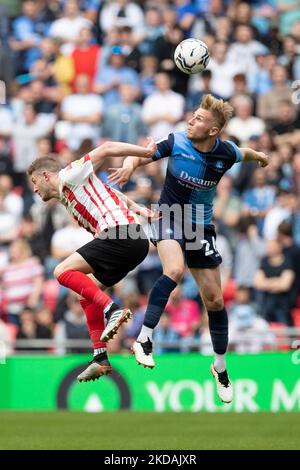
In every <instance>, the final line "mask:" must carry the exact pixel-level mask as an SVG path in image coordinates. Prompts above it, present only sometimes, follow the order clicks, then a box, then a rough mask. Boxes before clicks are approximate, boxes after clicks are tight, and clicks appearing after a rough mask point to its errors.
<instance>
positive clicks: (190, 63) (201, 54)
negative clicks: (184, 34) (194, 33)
mask: <svg viewBox="0 0 300 470" xmlns="http://www.w3.org/2000/svg"><path fill="white" fill-rule="evenodd" d="M209 58H210V57H209V52H208V48H207V45H206V44H205V42H203V41H200V39H194V38H190V39H185V40H184V41H181V42H180V43H179V44H178V46H177V47H176V49H175V53H174V61H175V64H176V65H177V67H178V68H179V70H181V71H182V72H184V73H187V74H190V73H200V72H203V70H204V69H205V68H206V67H207V64H208V62H209Z"/></svg>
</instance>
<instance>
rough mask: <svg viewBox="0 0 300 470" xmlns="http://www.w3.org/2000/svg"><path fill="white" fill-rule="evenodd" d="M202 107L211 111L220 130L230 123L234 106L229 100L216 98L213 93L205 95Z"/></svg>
mask: <svg viewBox="0 0 300 470" xmlns="http://www.w3.org/2000/svg"><path fill="white" fill-rule="evenodd" d="M200 108H202V109H207V110H209V111H211V113H212V115H213V117H214V120H215V124H216V126H217V127H218V128H219V129H220V130H222V129H223V127H224V126H225V125H226V124H227V123H228V121H229V119H230V118H231V116H232V114H233V107H232V106H231V105H230V104H229V103H228V102H227V101H223V100H221V99H217V98H214V97H213V96H212V95H204V96H203V98H202V101H201V103H200Z"/></svg>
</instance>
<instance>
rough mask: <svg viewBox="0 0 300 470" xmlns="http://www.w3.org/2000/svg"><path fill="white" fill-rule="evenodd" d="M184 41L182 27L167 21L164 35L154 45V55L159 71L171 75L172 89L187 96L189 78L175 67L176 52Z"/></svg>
mask: <svg viewBox="0 0 300 470" xmlns="http://www.w3.org/2000/svg"><path fill="white" fill-rule="evenodd" d="M183 39H184V34H183V31H182V29H181V28H180V26H179V25H178V24H176V23H174V24H173V22H172V21H171V22H169V21H168V20H166V23H165V31H164V34H163V35H161V36H159V37H158V38H157V39H156V41H155V44H154V52H153V53H154V55H155V57H156V58H157V60H158V62H159V71H160V72H165V73H169V74H171V75H172V78H173V80H174V82H173V86H172V89H173V90H174V91H176V92H177V93H181V94H182V95H185V94H186V92H187V87H188V76H186V75H185V74H184V73H182V72H181V71H180V70H179V69H178V68H177V67H176V65H175V63H174V60H173V59H172V58H173V57H174V52H175V49H176V47H177V45H178V44H179V43H180V42H181V41H182V40H183Z"/></svg>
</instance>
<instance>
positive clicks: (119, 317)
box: [100, 308, 132, 343]
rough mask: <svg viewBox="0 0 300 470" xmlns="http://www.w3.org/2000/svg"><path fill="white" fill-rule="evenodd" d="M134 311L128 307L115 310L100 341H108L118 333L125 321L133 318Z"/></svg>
mask: <svg viewBox="0 0 300 470" xmlns="http://www.w3.org/2000/svg"><path fill="white" fill-rule="evenodd" d="M131 316H132V313H131V311H130V310H129V309H128V308H123V309H122V310H114V311H113V312H112V314H111V316H110V317H109V320H108V322H107V325H106V327H105V330H104V331H103V333H102V335H101V337H100V341H102V342H103V343H107V341H109V340H110V339H112V338H113V337H114V336H115V334H116V333H117V331H118V329H119V328H120V326H121V325H122V324H123V323H126V322H127V321H128V320H129V318H131Z"/></svg>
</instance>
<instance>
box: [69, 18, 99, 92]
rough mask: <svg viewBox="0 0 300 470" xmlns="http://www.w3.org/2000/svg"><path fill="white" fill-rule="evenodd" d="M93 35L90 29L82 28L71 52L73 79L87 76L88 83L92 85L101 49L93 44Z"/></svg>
mask: <svg viewBox="0 0 300 470" xmlns="http://www.w3.org/2000/svg"><path fill="white" fill-rule="evenodd" d="M92 40H93V34H92V31H91V29H90V28H86V27H84V28H82V29H81V30H80V33H79V37H78V42H77V45H76V47H75V49H74V50H73V52H72V59H73V61H74V73H75V78H76V77H77V76H78V75H87V76H88V77H89V79H90V83H94V80H95V76H96V72H97V64H98V62H99V59H100V54H101V48H100V46H99V45H98V44H93V42H92Z"/></svg>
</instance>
